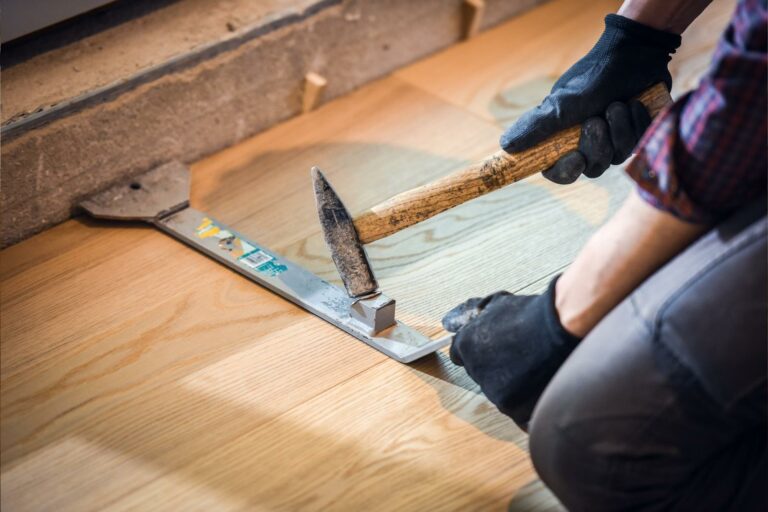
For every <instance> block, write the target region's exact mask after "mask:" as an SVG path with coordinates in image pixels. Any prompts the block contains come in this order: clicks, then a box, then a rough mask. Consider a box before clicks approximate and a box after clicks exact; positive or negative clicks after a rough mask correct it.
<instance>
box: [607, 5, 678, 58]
mask: <svg viewBox="0 0 768 512" xmlns="http://www.w3.org/2000/svg"><path fill="white" fill-rule="evenodd" d="M605 31H606V32H611V31H619V32H621V33H622V34H623V35H625V36H626V37H628V38H630V39H632V40H634V41H638V42H640V43H642V44H646V45H651V46H656V47H658V48H661V49H663V50H665V51H666V52H667V53H675V50H677V49H678V48H679V47H680V43H681V42H682V38H681V37H680V35H679V34H674V33H672V32H666V31H664V30H659V29H656V28H653V27H651V26H649V25H645V24H643V23H640V22H639V21H635V20H632V19H629V18H627V17H625V16H620V15H618V14H608V15H607V16H606V17H605Z"/></svg>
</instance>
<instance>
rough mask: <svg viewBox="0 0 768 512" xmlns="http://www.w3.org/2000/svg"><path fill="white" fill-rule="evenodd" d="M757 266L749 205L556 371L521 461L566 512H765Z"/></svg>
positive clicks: (767, 316) (757, 209)
mask: <svg viewBox="0 0 768 512" xmlns="http://www.w3.org/2000/svg"><path fill="white" fill-rule="evenodd" d="M762 202H764V200H763V201H762ZM767 266H768V253H767V252H766V218H765V209H764V207H763V205H753V206H752V207H750V208H748V209H745V210H744V211H742V212H739V213H738V214H737V215H735V216H734V217H732V218H730V219H729V220H728V221H726V222H724V223H723V224H721V225H720V226H718V227H717V228H715V229H713V230H712V231H711V232H709V233H708V234H706V235H705V236H704V237H703V238H701V239H700V240H699V241H698V242H696V243H695V244H694V245H692V246H691V247H690V248H688V249H687V250H686V251H685V252H684V253H682V254H680V255H679V256H678V257H677V258H675V259H674V260H673V261H671V262H670V263H668V264H667V265H666V266H665V267H664V268H662V269H661V270H660V271H658V272H657V273H656V274H654V275H653V276H651V277H650V278H649V279H648V280H646V282H645V283H643V284H642V285H641V286H640V287H639V288H638V289H637V290H635V291H634V292H633V294H632V295H631V296H630V297H628V298H627V299H626V300H625V301H624V302H623V303H621V304H620V305H619V306H617V308H616V309H615V310H614V311H612V312H611V313H610V315H608V316H607V317H606V318H605V319H604V320H603V321H602V322H601V323H600V325H598V326H597V327H596V328H595V329H594V330H593V332H591V333H590V334H589V336H588V337H587V338H586V339H585V340H584V341H583V342H582V343H581V344H580V346H579V347H578V348H577V350H576V351H575V352H574V353H573V354H572V355H571V356H570V358H569V359H568V360H567V361H566V362H565V364H564V365H563V366H562V368H561V369H560V370H559V371H558V373H557V374H556V375H555V377H554V379H553V380H552V382H551V383H550V384H549V386H548V387H547V389H546V391H545V392H544V395H543V396H542V397H541V399H540V401H539V403H538V404H537V406H536V410H535V411H534V415H533V418H532V421H531V423H530V449H531V456H532V458H533V462H534V465H535V467H536V469H537V471H538V472H539V475H540V476H541V478H542V480H543V481H544V482H545V483H546V484H547V485H548V486H549V487H550V488H551V489H552V491H554V493H555V494H556V495H557V496H558V498H560V500H561V501H562V502H563V504H564V505H565V506H566V507H567V508H568V509H569V510H573V511H579V510H588V511H600V510H684V511H689V510H690V511H708V510H715V511H722V510H737V511H749V510H761V511H762V510H768V508H767V507H766V485H767V483H768V482H767V478H766V400H767V399H768V397H767V394H766V365H767V364H768V362H767V355H766V339H767V333H768V325H766V324H767V323H768V307H767V306H766V295H767V294H768V292H767V291H766V283H768V277H767V276H766V267H767Z"/></svg>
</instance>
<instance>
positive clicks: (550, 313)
mask: <svg viewBox="0 0 768 512" xmlns="http://www.w3.org/2000/svg"><path fill="white" fill-rule="evenodd" d="M555 282H556V279H555V280H553V281H552V283H551V284H550V286H549V289H548V290H547V292H546V293H544V294H543V295H513V294H510V293H507V292H498V293H494V294H493V295H489V296H488V297H485V298H483V299H480V298H473V299H469V300H468V301H466V302H464V303H463V304H460V305H459V306H457V307H455V308H453V309H452V310H451V311H450V312H449V313H448V314H447V315H445V318H443V327H444V328H445V329H446V330H448V331H450V332H455V333H456V335H455V336H454V338H453V343H452V344H451V351H450V355H451V360H452V361H453V362H454V363H455V364H458V365H461V366H464V368H465V369H466V371H467V373H468V374H469V376H470V377H472V379H473V380H474V381H475V382H477V383H478V384H479V385H480V388H481V389H482V390H483V393H485V396H486V397H488V399H489V400H490V401H491V402H493V404H494V405H496V407H498V408H499V410H500V411H501V412H503V413H504V414H506V415H507V416H510V417H511V418H512V419H513V420H515V422H516V423H517V424H518V425H520V426H521V427H522V428H523V429H526V428H527V425H528V421H529V420H530V417H531V413H532V412H533V408H534V406H535V405H536V402H537V401H538V399H539V396H540V395H541V393H542V392H543V391H544V388H546V386H547V384H548V383H549V381H550V379H551V378H552V376H553V375H554V374H555V372H557V369H558V368H559V367H560V365H561V364H562V363H563V361H565V359H566V358H567V357H568V355H569V354H570V353H571V351H572V350H573V349H574V348H575V347H576V344H577V343H578V341H579V340H578V338H576V337H574V336H572V335H571V334H569V333H568V332H567V331H566V330H565V329H563V327H562V326H561V325H560V320H559V319H558V317H557V312H556V310H555V304H554V295H555V292H554V290H555Z"/></svg>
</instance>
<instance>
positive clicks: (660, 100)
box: [354, 83, 672, 244]
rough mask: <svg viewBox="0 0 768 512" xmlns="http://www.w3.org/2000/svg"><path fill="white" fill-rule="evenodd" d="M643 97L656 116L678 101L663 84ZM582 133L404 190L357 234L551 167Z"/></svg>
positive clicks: (402, 222)
mask: <svg viewBox="0 0 768 512" xmlns="http://www.w3.org/2000/svg"><path fill="white" fill-rule="evenodd" d="M637 99H638V100H639V101H640V102H642V103H643V105H645V107H646V108H647V109H648V112H649V113H650V114H651V117H655V116H656V115H657V114H658V113H659V112H661V110H662V109H663V108H664V107H666V106H667V105H669V104H670V103H671V102H672V98H671V97H670V95H669V91H667V88H666V86H665V85H664V84H662V83H659V84H656V85H654V86H652V87H650V88H649V89H647V90H645V91H643V92H642V93H641V94H640V95H639V96H638V97H637ZM580 135H581V125H576V126H572V127H570V128H567V129H565V130H563V131H561V132H558V133H556V134H554V135H552V136H551V137H549V138H548V139H546V140H544V141H542V142H540V143H539V144H536V145H535V146H533V147H532V148H529V149H526V150H525V151H521V152H519V153H507V152H506V151H503V150H499V151H497V152H495V153H494V154H493V155H491V156H490V157H488V158H486V159H485V160H483V161H482V162H479V163H477V164H474V165H471V166H470V167H468V168H466V169H461V170H459V171H456V172H453V173H451V174H449V175H447V176H442V177H440V178H439V179H437V180H435V181H432V182H430V183H427V184H426V185H421V186H420V187H417V188H414V189H411V190H408V191H405V192H401V193H400V194H397V195H396V196H394V197H392V198H390V199H387V200H386V201H384V202H383V203H381V204H378V205H376V206H373V207H372V208H370V209H368V210H366V211H364V212H363V213H361V214H360V215H359V216H358V217H356V218H355V219H354V225H355V230H356V231H357V236H358V238H359V239H360V242H361V243H363V244H367V243H371V242H375V241H376V240H380V239H382V238H384V237H386V236H389V235H392V234H394V233H397V232H398V231H400V230H402V229H405V228H407V227H409V226H412V225H414V224H417V223H419V222H423V221H425V220H426V219H429V218H431V217H434V216H435V215H437V214H439V213H442V212H444V211H445V210H448V209H450V208H453V207H455V206H458V205H460V204H462V203H465V202H467V201H469V200H472V199H475V198H477V197H480V196H482V195H485V194H487V193H489V192H493V191H494V190H498V189H500V188H501V187H505V186H507V185H510V184H512V183H515V182H517V181H520V180H522V179H525V178H528V177H529V176H532V175H534V174H537V173H540V172H542V171H545V170H547V169H549V168H550V167H551V166H553V165H554V164H555V162H557V160H559V159H560V158H562V157H563V156H565V155H566V154H568V153H570V152H571V151H575V150H576V149H577V148H578V145H579V138H580Z"/></svg>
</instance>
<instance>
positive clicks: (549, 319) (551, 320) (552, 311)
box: [541, 274, 581, 353]
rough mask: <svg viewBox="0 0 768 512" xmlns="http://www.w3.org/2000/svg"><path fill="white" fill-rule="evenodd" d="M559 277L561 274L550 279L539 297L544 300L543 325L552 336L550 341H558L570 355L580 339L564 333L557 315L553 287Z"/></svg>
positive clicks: (566, 332)
mask: <svg viewBox="0 0 768 512" xmlns="http://www.w3.org/2000/svg"><path fill="white" fill-rule="evenodd" d="M560 276H562V274H558V275H556V276H555V278H554V279H552V281H551V282H550V283H549V286H548V287H547V291H546V292H544V294H543V295H542V296H541V300H544V301H545V303H546V304H545V309H544V323H545V325H546V327H547V329H548V330H549V333H550V334H551V335H552V338H551V339H553V340H558V342H559V345H560V346H561V347H563V348H565V349H567V350H568V353H570V351H571V350H573V349H574V348H576V345H578V343H579V342H580V341H581V338H579V337H577V336H574V335H573V334H571V333H569V332H568V331H566V330H565V327H563V324H562V323H560V315H559V314H558V313H557V306H556V305H555V287H556V286H557V281H558V279H560Z"/></svg>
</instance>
